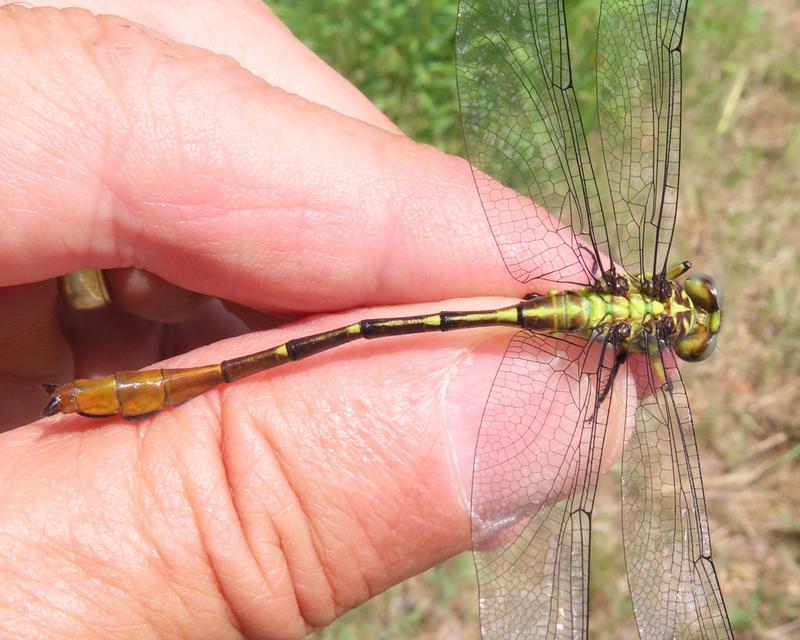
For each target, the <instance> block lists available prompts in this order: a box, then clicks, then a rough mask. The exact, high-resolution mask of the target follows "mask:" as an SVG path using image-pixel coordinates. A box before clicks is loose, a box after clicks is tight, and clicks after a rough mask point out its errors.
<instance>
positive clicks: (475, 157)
mask: <svg viewBox="0 0 800 640" xmlns="http://www.w3.org/2000/svg"><path fill="white" fill-rule="evenodd" d="M456 76H457V81H458V95H459V102H460V105H461V118H462V123H463V129H464V137H465V139H466V143H467V152H468V154H469V158H470V161H471V163H472V166H473V173H474V176H475V182H476V184H477V187H478V193H479V195H480V198H481V201H482V203H483V208H484V210H485V211H486V216H487V218H488V220H489V224H490V226H491V228H492V232H493V233H494V237H495V240H496V241H497V245H498V247H499V248H500V252H501V253H502V255H503V260H504V261H505V264H506V266H507V267H508V270H509V272H510V273H511V275H512V276H513V277H514V278H516V279H517V280H519V281H520V282H530V281H531V280H534V279H543V280H552V281H560V282H566V283H574V284H590V283H592V282H594V280H595V279H596V278H597V277H598V275H599V274H600V273H602V272H604V271H605V270H606V269H607V268H608V267H609V266H610V265H609V264H603V263H602V261H605V262H606V263H607V258H606V257H605V255H609V254H608V237H607V231H606V222H605V220H604V218H603V212H602V209H601V206H600V199H599V196H598V192H597V185H596V182H595V178H594V172H593V170H592V165H591V162H590V159H589V153H588V150H587V146H586V139H585V136H584V131H583V126H582V124H581V118H580V114H579V111H578V105H577V102H576V99H575V91H574V90H573V87H572V74H571V70H570V61H569V50H568V45H567V27H566V22H565V16H564V6H563V2H560V1H553V0H550V1H546V2H545V1H542V0H537V1H530V2H528V1H524V0H461V2H460V3H459V16H458V27H457V30H456ZM484 172H485V173H484ZM487 174H488V175H487ZM489 176H491V177H489ZM492 178H494V179H492ZM495 180H496V181H495ZM500 183H502V184H500ZM534 203H535V204H534ZM573 233H574V234H575V235H573ZM604 254H605V255H604Z"/></svg>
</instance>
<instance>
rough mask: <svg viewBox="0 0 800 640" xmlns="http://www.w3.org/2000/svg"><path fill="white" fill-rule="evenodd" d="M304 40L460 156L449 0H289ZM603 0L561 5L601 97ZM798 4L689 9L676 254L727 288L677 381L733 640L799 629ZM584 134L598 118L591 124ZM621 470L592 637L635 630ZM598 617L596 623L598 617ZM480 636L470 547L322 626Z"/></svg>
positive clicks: (597, 564) (610, 503)
mask: <svg viewBox="0 0 800 640" xmlns="http://www.w3.org/2000/svg"><path fill="white" fill-rule="evenodd" d="M268 4H269V5H270V6H271V7H272V8H273V9H274V10H275V11H276V13H277V14H278V15H279V16H280V17H281V18H282V19H283V20H284V21H285V22H286V23H287V24H288V26H289V27H290V28H291V29H292V30H293V31H294V33H295V34H296V35H297V36H298V38H300V39H301V40H302V41H303V42H305V43H306V44H307V45H308V46H310V47H311V48H312V49H314V50H315V51H316V52H317V53H318V54H319V55H320V56H321V57H322V58H324V59H325V60H326V61H328V63H329V64H331V65H332V66H333V67H335V68H336V69H338V70H339V71H340V72H341V73H342V74H343V75H344V76H345V77H347V78H349V79H350V80H351V81H352V82H354V83H355V84H356V85H357V86H358V87H359V88H360V89H361V90H362V91H363V92H364V93H365V94H366V95H367V96H369V97H370V99H372V101H373V102H375V104H376V105H378V106H379V107H380V108H381V109H382V110H383V111H384V112H385V113H386V114H387V115H389V117H390V118H392V119H393V120H394V121H395V123H397V124H398V125H399V126H400V127H401V128H402V129H403V130H404V131H405V132H406V133H408V134H409V135H410V136H411V137H413V138H415V139H416V140H419V141H422V142H427V143H430V144H433V145H436V146H437V147H439V148H442V149H445V150H447V151H450V152H453V153H459V154H462V155H463V141H462V138H461V133H460V130H459V124H458V108H457V102H456V94H455V79H454V75H453V34H454V28H455V19H456V10H457V6H456V5H457V3H456V2H455V0H446V1H445V0H411V1H409V2H405V3H396V2H390V1H389V0H327V1H326V2H324V3H323V2H319V1H317V0H281V1H271V2H269V3H268ZM598 7H599V2H598V1H597V0H574V1H571V2H568V11H569V12H570V28H571V31H570V35H571V47H572V63H573V69H574V70H575V74H576V79H575V84H576V89H577V91H578V94H579V98H580V99H581V100H583V101H584V104H591V103H592V101H593V63H594V43H595V24H596V19H597V13H598ZM798 42H800V5H798V3H797V2H796V0H771V1H767V0H761V1H760V2H746V1H745V0H706V1H705V2H694V3H690V7H689V16H688V21H687V33H686V37H685V41H684V110H683V112H684V121H683V123H684V124H683V156H682V177H681V214H680V220H679V224H678V233H677V238H678V239H677V244H676V247H675V248H674V249H673V257H674V258H675V259H676V260H677V259H683V258H689V259H691V260H692V262H693V263H694V264H695V268H699V269H700V270H701V271H706V272H708V273H712V274H714V275H715V276H716V277H717V278H718V280H719V281H720V282H721V285H722V288H723V290H724V291H725V295H726V299H725V302H726V306H725V311H726V315H725V326H724V331H723V333H722V335H721V340H720V346H719V349H718V351H717V353H716V354H715V355H714V357H713V358H711V359H710V360H708V361H706V362H703V363H702V364H700V365H695V366H687V367H685V368H684V374H685V377H686V379H687V385H688V387H689V397H690V399H691V401H692V406H693V409H694V414H695V421H696V427H697V430H698V438H699V446H700V452H701V456H702V463H703V471H704V476H703V477H704V483H705V491H706V497H707V500H708V507H709V511H710V517H711V525H712V529H713V542H714V553H715V560H716V563H717V568H718V571H719V573H720V579H721V581H722V584H723V588H724V593H725V597H726V602H727V605H728V610H729V613H730V615H731V619H732V621H733V624H734V627H735V631H736V633H737V637H738V638H740V639H742V638H766V639H768V640H782V639H788V638H797V637H800V491H798V490H797V483H798V481H800V464H799V463H798V460H799V459H800V409H799V408H798V407H800V379H798V378H799V376H798V373H799V372H800V313H798V309H800V275H798V274H800V217H799V216H798V209H799V208H800V204H799V203H800V180H798V177H800V48H798V45H797V43H798ZM587 116H589V114H588V113H584V123H585V125H586V126H587V129H590V130H591V129H592V128H593V127H594V126H596V118H594V117H587ZM617 482H618V479H617V478H614V477H613V474H609V477H607V478H605V479H604V481H603V483H602V485H601V488H600V495H599V497H598V503H597V504H598V508H597V513H596V516H595V536H594V542H595V546H594V547H593V556H592V559H593V568H592V571H593V576H592V577H593V588H592V589H593V590H592V599H593V607H592V608H593V612H594V615H593V617H592V622H593V637H595V638H623V639H625V638H634V637H636V634H635V629H634V627H633V623H632V616H631V612H630V606H629V604H628V600H627V584H626V582H625V578H624V563H623V560H622V550H621V546H620V528H619V520H618V518H619V515H618V507H617V501H616V500H615V498H614V485H615V483H617ZM600 612H602V615H597V614H598V613H600ZM315 637H317V638H320V639H322V638H325V639H341V640H345V639H350V638H376V639H378V638H477V637H478V624H477V591H476V587H475V579H474V574H473V570H472V567H471V560H470V558H469V557H468V556H462V557H460V558H457V559H455V560H454V561H451V562H450V563H447V564H445V565H443V566H441V567H437V568H436V569H433V570H431V571H429V572H427V573H426V574H424V575H422V576H419V577H417V578H415V579H413V580H409V581H407V582H405V583H404V584H402V585H399V586H397V587H395V588H394V589H392V590H390V591H389V592H387V593H386V594H384V595H382V596H380V597H378V598H376V599H375V600H373V601H371V602H369V603H367V604H366V605H364V606H363V607H361V608H360V609H358V610H356V611H353V612H351V613H349V614H347V615H346V616H344V617H343V618H342V619H341V620H340V621H338V622H337V623H335V624H334V625H332V626H331V627H329V628H328V629H325V630H321V631H319V632H317V634H316V635H315Z"/></svg>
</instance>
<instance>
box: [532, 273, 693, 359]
mask: <svg viewBox="0 0 800 640" xmlns="http://www.w3.org/2000/svg"><path fill="white" fill-rule="evenodd" d="M627 280H628V283H629V287H628V290H627V291H626V292H625V293H624V294H612V293H601V292H599V291H597V290H596V289H594V288H592V287H586V288H583V289H573V290H569V291H550V292H549V293H548V294H547V295H545V296H539V297H536V298H533V299H531V300H527V301H526V302H525V303H523V306H522V318H523V326H524V327H525V328H528V329H533V330H535V331H542V332H549V333H552V332H562V331H570V332H579V333H585V334H589V333H592V332H595V331H597V332H600V333H605V332H607V331H608V330H609V329H610V328H611V327H614V326H616V325H620V324H622V323H627V324H628V325H629V326H630V333H629V335H628V337H627V338H626V339H625V340H624V341H623V343H622V346H623V347H624V348H626V349H628V350H632V351H640V350H644V340H643V336H644V334H645V333H646V332H647V333H650V334H651V335H652V334H655V333H656V328H657V327H658V326H659V324H661V325H662V326H663V323H662V322H661V321H663V319H664V318H671V319H672V326H673V327H674V329H673V331H672V333H671V336H670V337H671V338H672V339H673V340H679V339H680V338H682V337H683V336H685V335H688V334H690V333H691V332H692V331H693V330H694V329H695V327H696V326H697V325H698V324H707V322H708V321H709V320H708V319H707V318H705V317H703V316H705V315H708V314H705V312H703V311H702V310H700V309H698V308H696V306H695V305H694V303H693V302H692V300H691V299H690V298H689V296H687V295H686V294H685V292H684V291H683V288H682V287H681V286H680V285H678V284H677V283H675V282H673V283H672V291H671V294H670V296H669V297H668V298H667V299H665V300H659V299H656V298H654V297H652V296H651V295H648V294H647V293H645V292H644V291H643V290H642V287H641V286H640V285H639V284H638V283H637V282H636V281H634V280H632V279H631V278H627Z"/></svg>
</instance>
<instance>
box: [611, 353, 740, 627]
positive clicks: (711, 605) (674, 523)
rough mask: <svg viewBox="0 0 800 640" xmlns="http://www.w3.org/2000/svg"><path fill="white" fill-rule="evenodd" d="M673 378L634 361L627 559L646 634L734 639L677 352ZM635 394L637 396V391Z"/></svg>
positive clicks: (625, 497) (625, 498)
mask: <svg viewBox="0 0 800 640" xmlns="http://www.w3.org/2000/svg"><path fill="white" fill-rule="evenodd" d="M663 362H664V363H665V364H666V369H665V371H666V375H667V376H668V379H669V380H670V381H671V386H672V390H671V391H670V390H669V386H670V385H666V384H661V382H660V381H659V380H658V379H657V377H656V376H654V374H653V371H652V366H651V364H650V363H649V362H648V359H647V358H646V357H641V358H636V359H635V360H634V361H633V362H632V363H630V365H629V370H630V371H631V372H632V376H633V377H634V379H635V382H636V387H637V388H638V390H639V391H638V395H639V396H640V397H643V400H642V401H641V403H640V404H639V405H638V408H637V410H636V420H635V430H634V433H633V434H631V435H630V437H629V438H628V440H627V442H626V444H625V449H624V453H623V458H622V518H623V535H624V542H625V562H626V566H627V570H628V581H629V584H630V591H631V597H632V599H633V606H634V613H635V615H636V623H637V626H638V628H639V635H640V637H641V638H642V639H643V640H644V639H645V638H647V639H648V640H650V639H652V638H664V639H666V638H685V639H687V640H688V639H689V638H692V639H695V638H703V639H706V640H710V639H714V640H718V639H722V638H733V633H732V631H731V627H730V622H729V621H728V616H727V613H726V611H725V604H724V602H723V600H722V593H721V591H720V587H719V581H718V580H717V574H716V571H715V569H714V563H713V562H712V560H711V537H710V534H709V530H708V517H707V515H706V503H705V497H704V495H703V481H702V478H701V476H700V460H699V457H698V452H697V443H696V441H695V434H694V426H693V424H692V416H691V412H690V410H689V403H688V400H687V398H686V390H685V388H684V386H683V381H682V380H681V377H680V372H679V371H678V369H677V367H675V366H674V364H672V365H670V363H674V356H672V355H671V354H669V353H667V354H666V355H665V357H664V358H663ZM629 400H631V401H633V398H632V397H630V398H629Z"/></svg>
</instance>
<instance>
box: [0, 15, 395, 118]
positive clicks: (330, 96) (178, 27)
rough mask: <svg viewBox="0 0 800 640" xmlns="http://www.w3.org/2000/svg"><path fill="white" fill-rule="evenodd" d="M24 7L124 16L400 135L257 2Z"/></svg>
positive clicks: (380, 114)
mask: <svg viewBox="0 0 800 640" xmlns="http://www.w3.org/2000/svg"><path fill="white" fill-rule="evenodd" d="M0 4H5V3H0ZM26 5H30V6H54V7H61V8H66V7H82V8H84V9H88V10H89V11H91V12H92V13H95V14H101V13H102V14H114V15H119V16H124V17H125V18H128V19H130V20H132V21H134V22H138V23H140V24H142V25H145V26H147V27H150V28H152V29H155V30H157V31H160V32H161V33H163V34H165V35H167V36H168V37H169V38H171V39H173V40H175V41H177V42H183V43H186V44H191V45H194V46H196V47H202V48H203V49H208V50H209V51H213V52H215V53H220V54H224V55H227V56H231V57H232V58H235V59H236V60H237V61H238V62H239V64H241V65H242V66H243V67H244V68H245V69H248V70H249V71H251V72H252V73H254V74H255V75H257V76H259V77H261V78H263V79H264V80H266V81H267V82H268V83H270V84H272V85H274V86H276V87H280V88H282V89H285V90H286V91H290V92H291V93H295V94H297V95H299V96H302V97H303V98H306V99H307V100H311V101H312V102H316V103H317V104H321V105H325V106H327V107H330V108H331V109H334V110H336V111H338V112H339V113H342V114H344V115H346V116H349V117H351V118H356V119H358V120H362V121H364V122H366V123H368V124H371V125H374V126H376V127H380V128H381V129H385V130H386V131H389V132H391V133H400V130H399V129H398V128H397V127H396V126H395V125H394V124H393V123H392V122H391V121H390V120H389V119H388V118H387V117H386V116H385V115H384V114H383V113H381V111H380V110H379V109H378V108H377V107H375V106H374V105H373V104H372V103H371V102H370V101H369V100H368V99H367V98H366V97H365V96H364V94H362V93H361V92H360V91H359V90H358V89H356V88H355V87H354V86H353V85H352V84H351V83H350V82H349V81H347V80H345V79H344V78H343V77H342V76H341V75H339V74H338V73H337V72H336V71H334V70H333V69H332V68H331V67H329V66H328V65H327V64H326V63H325V62H324V61H322V60H321V59H320V58H319V57H318V56H317V55H316V54H315V53H314V52H312V51H311V50H310V49H308V48H307V47H306V46H305V45H304V44H302V43H301V42H300V41H298V40H297V38H295V37H294V35H292V33H291V32H290V31H289V30H288V29H287V28H286V26H285V25H284V24H283V23H282V22H281V21H280V20H278V18H277V17H276V16H275V14H273V13H272V11H270V10H269V8H267V6H266V5H265V4H264V3H263V2H261V1H259V0H232V1H231V0H226V1H225V2H220V1H219V0H198V1H194V0H192V1H187V0H171V2H168V3H153V2H141V0H83V1H80V0H79V1H77V2H76V1H74V0H56V1H54V2H30V3H26Z"/></svg>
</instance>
